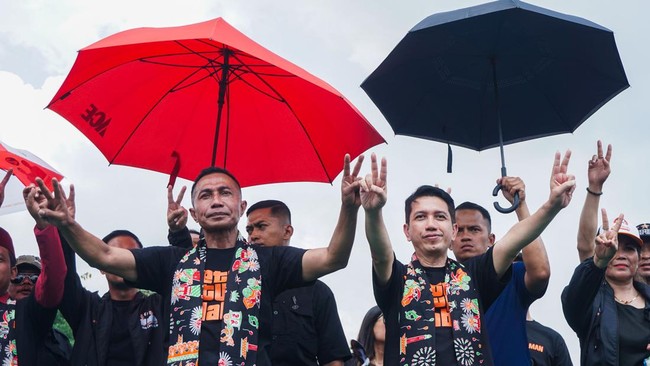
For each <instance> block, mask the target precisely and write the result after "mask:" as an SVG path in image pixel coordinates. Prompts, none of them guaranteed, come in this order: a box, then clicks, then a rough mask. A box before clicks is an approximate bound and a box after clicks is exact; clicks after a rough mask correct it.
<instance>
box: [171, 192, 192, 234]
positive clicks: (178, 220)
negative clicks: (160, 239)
mask: <svg viewBox="0 0 650 366" xmlns="http://www.w3.org/2000/svg"><path fill="white" fill-rule="evenodd" d="M173 189H174V188H173V187H172V186H171V185H168V186H167V225H168V226H169V231H171V232H176V231H179V230H182V229H183V228H184V227H185V226H187V217H188V213H187V209H185V207H183V206H181V202H182V201H183V196H184V195H185V190H186V189H187V187H186V186H183V188H181V191H180V192H179V193H178V197H177V198H176V199H174V193H173Z"/></svg>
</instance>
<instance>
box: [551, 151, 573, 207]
mask: <svg viewBox="0 0 650 366" xmlns="http://www.w3.org/2000/svg"><path fill="white" fill-rule="evenodd" d="M560 158H561V155H560V152H556V153H555V161H554V162H553V170H552V173H551V181H550V187H551V195H550V197H549V202H550V203H551V204H552V205H553V206H555V207H557V208H560V209H562V208H565V207H566V206H568V205H569V203H570V202H571V198H572V197H573V191H575V188H576V186H575V184H576V179H575V176H574V175H572V174H569V173H568V172H567V170H568V167H569V161H570V160H571V150H567V151H566V153H564V158H562V161H561V162H560Z"/></svg>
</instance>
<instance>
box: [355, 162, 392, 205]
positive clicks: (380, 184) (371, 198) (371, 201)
mask: <svg viewBox="0 0 650 366" xmlns="http://www.w3.org/2000/svg"><path fill="white" fill-rule="evenodd" d="M370 161H371V164H370V174H368V175H366V178H365V179H362V180H361V182H360V183H361V192H360V193H361V205H362V206H363V208H364V210H366V211H373V210H379V209H380V208H382V207H384V205H385V204H386V200H387V199H388V193H387V186H386V175H387V162H386V158H382V159H381V168H379V166H378V164H377V156H376V155H375V154H374V153H373V154H372V155H371V157H370Z"/></svg>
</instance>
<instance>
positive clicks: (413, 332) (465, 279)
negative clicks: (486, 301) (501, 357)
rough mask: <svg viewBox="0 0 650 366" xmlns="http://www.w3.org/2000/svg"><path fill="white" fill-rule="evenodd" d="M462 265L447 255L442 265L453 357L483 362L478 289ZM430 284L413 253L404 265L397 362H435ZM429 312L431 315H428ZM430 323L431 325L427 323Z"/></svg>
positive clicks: (416, 365)
mask: <svg viewBox="0 0 650 366" xmlns="http://www.w3.org/2000/svg"><path fill="white" fill-rule="evenodd" d="M471 282H472V279H471V278H470V276H469V275H468V274H467V273H466V272H465V271H464V266H463V265H462V264H460V263H458V262H456V261H455V260H452V259H451V258H447V263H446V265H445V289H446V294H447V304H449V305H448V306H449V313H450V316H451V320H452V333H453V337H454V339H453V343H454V351H455V354H456V360H457V361H458V364H459V365H461V366H470V365H481V364H484V363H485V354H484V347H485V346H486V345H484V344H483V338H482V337H481V319H480V312H479V306H478V292H477V291H476V288H475V287H474V286H473V285H472V284H471ZM430 285H431V284H430V283H429V280H428V278H427V276H426V273H425V271H424V269H423V268H422V265H421V264H420V261H418V258H417V257H416V255H415V254H413V257H412V258H411V263H409V264H408V265H407V266H406V275H405V276H404V293H403V296H402V311H401V312H400V313H399V326H400V330H401V331H402V332H403V333H402V336H401V337H400V357H401V359H400V365H403V366H420V365H431V366H434V365H436V339H435V328H434V326H435V314H434V313H435V312H434V311H432V310H433V309H432V307H433V304H434V302H433V300H434V299H433V294H432V293H431V291H430ZM430 314H433V315H430ZM428 324H432V325H434V326H428Z"/></svg>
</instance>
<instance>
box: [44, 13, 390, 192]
mask: <svg viewBox="0 0 650 366" xmlns="http://www.w3.org/2000/svg"><path fill="white" fill-rule="evenodd" d="M48 108H50V109H52V110H53V111H55V112H57V113H58V114H60V115H61V116H63V117H64V118H66V119H67V120H68V121H70V122H71V123H72V124H73V125H74V126H75V127H76V128H78V129H79V130H80V131H81V132H82V133H83V134H84V135H86V136H87V137H88V138H89V139H90V140H91V141H92V142H93V143H94V144H95V145H96V146H97V147H98V148H99V150H100V151H101V152H102V153H103V154H104V156H105V157H106V159H108V161H109V162H110V163H111V164H120V165H128V166H134V167H140V168H145V169H151V170H155V171H159V172H163V173H168V174H170V175H172V180H173V178H174V177H175V176H180V177H183V178H187V179H190V180H193V179H194V178H195V177H196V175H197V174H198V173H199V171H200V170H201V169H202V168H205V167H207V166H219V167H224V168H226V169H228V170H230V171H231V172H233V173H234V174H235V175H236V176H237V178H238V179H239V181H240V183H241V184H242V186H252V185H258V184H265V183H277V182H290V181H315V182H332V180H333V179H334V178H335V177H336V175H338V173H339V172H340V171H341V169H342V163H341V162H342V161H343V157H344V155H345V154H346V153H349V154H350V155H351V156H352V157H353V158H354V157H356V156H357V155H359V154H360V153H362V152H363V151H365V150H366V149H368V148H369V147H371V146H374V145H376V144H379V143H381V142H384V140H383V138H382V137H381V136H380V135H379V134H378V133H377V131H376V130H375V129H374V128H373V127H372V126H371V125H370V123H369V122H368V121H367V120H366V119H365V118H364V117H363V116H362V115H361V113H360V112H359V111H358V110H357V109H356V108H355V107H354V106H353V105H352V104H351V103H350V102H349V101H348V100H347V99H345V97H343V96H342V95H341V94H340V93H339V92H338V91H336V90H335V89H334V88H333V87H331V86H330V85H328V84H327V83H325V82H324V81H322V80H320V79H318V78H317V77H315V76H313V75H311V74H309V73H308V72H306V71H305V70H303V69H301V68H300V67H298V66H296V65H294V64H292V63H290V62H289V61H287V60H285V59H283V58H281V57H279V56H277V55H275V54H274V53H272V52H270V51H268V50H267V49H265V48H263V47H262V46H260V45H259V44H257V43H255V42H254V41H252V40H251V39H249V38H248V37H246V36H245V35H243V34H242V33H240V32H239V31H237V30H236V29H235V28H233V27H232V26H230V25H229V24H228V23H226V21H224V20H223V19H221V18H217V19H213V20H210V21H206V22H202V23H197V24H192V25H187V26H181V27H169V28H138V29H132V30H127V31H124V32H121V33H117V34H115V35H112V36H109V37H107V38H105V39H102V40H100V41H98V42H96V43H94V44H92V45H90V46H88V47H86V48H84V49H82V50H81V51H79V54H78V56H77V59H76V61H75V64H74V66H73V67H72V70H71V71H70V73H69V75H68V77H67V78H66V80H65V81H64V83H63V85H62V86H61V88H60V89H59V91H58V92H57V93H56V95H55V96H54V98H52V101H51V102H50V104H49V105H48Z"/></svg>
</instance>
